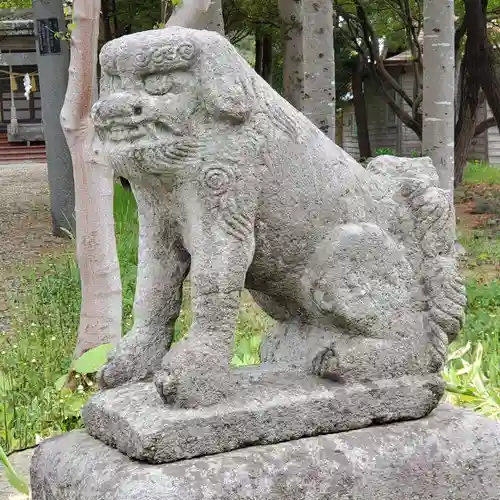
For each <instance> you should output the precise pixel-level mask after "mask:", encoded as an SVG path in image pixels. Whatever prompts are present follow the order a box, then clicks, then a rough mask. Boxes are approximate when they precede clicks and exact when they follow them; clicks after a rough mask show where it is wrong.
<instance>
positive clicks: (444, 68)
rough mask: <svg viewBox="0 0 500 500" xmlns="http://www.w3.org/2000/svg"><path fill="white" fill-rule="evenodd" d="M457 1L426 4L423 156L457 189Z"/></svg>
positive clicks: (437, 0)
mask: <svg viewBox="0 0 500 500" xmlns="http://www.w3.org/2000/svg"><path fill="white" fill-rule="evenodd" d="M454 36H455V12H454V0H425V2H424V54H423V61H424V77H423V84H424V92H423V137H422V150H423V154H424V155H426V156H430V157H431V158H432V161H433V163H434V166H435V167H436V168H437V170H438V174H439V180H440V185H441V187H442V188H443V189H446V190H450V191H452V190H453V179H454V133H455V109H454V105H455V42H454Z"/></svg>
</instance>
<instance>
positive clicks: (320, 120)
mask: <svg viewBox="0 0 500 500" xmlns="http://www.w3.org/2000/svg"><path fill="white" fill-rule="evenodd" d="M279 8H280V16H281V19H282V22H283V24H284V27H285V33H284V42H285V61H284V78H283V81H284V94H285V97H286V99H287V100H288V101H289V102H290V103H291V104H292V105H293V106H295V107H296V108H297V109H299V110H300V111H302V112H303V113H304V114H305V115H306V116H307V117H308V118H309V119H310V120H311V121H312V122H313V123H314V124H315V125H316V126H317V127H318V128H319V129H320V130H322V131H323V132H324V133H325V134H326V135H327V136H328V137H330V139H332V140H333V141H335V53H334V45H333V44H334V38H333V31H334V22H333V3H332V0H299V1H295V0H279Z"/></svg>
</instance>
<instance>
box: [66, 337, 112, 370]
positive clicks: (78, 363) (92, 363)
mask: <svg viewBox="0 0 500 500" xmlns="http://www.w3.org/2000/svg"><path fill="white" fill-rule="evenodd" d="M111 349H113V346H112V345H111V344H104V345H100V346H98V347H95V348H94V349H91V350H90V351H87V352H85V353H84V354H82V355H81V356H80V357H79V358H78V359H76V360H75V361H74V362H73V365H72V366H71V369H72V370H73V371H75V372H77V373H80V374H81V375H90V374H92V373H96V372H98V371H99V370H100V369H101V368H102V367H103V366H104V364H105V363H106V360H107V359H108V354H109V353H110V352H111Z"/></svg>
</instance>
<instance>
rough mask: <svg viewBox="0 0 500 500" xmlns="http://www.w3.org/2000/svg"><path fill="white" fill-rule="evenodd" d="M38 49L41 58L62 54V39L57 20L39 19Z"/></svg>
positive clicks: (53, 18) (52, 18)
mask: <svg viewBox="0 0 500 500" xmlns="http://www.w3.org/2000/svg"><path fill="white" fill-rule="evenodd" d="M37 25H38V47H39V50H40V55H41V56H46V55H49V54H60V53H61V39H60V36H61V35H60V34H59V22H58V21H57V18H55V17H51V18H49V19H38V20H37Z"/></svg>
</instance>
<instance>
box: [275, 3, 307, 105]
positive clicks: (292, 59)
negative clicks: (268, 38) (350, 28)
mask: <svg viewBox="0 0 500 500" xmlns="http://www.w3.org/2000/svg"><path fill="white" fill-rule="evenodd" d="M278 6H279V11H280V18H281V24H282V30H283V34H282V36H283V42H284V43H283V45H284V53H283V96H284V97H285V99H286V100H287V101H288V102H289V103H290V104H291V105H292V106H294V107H295V108H297V109H298V110H302V97H303V95H302V89H303V83H304V68H303V63H304V48H303V45H302V31H303V22H302V17H303V16H302V1H301V0H300V1H290V0H278Z"/></svg>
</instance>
